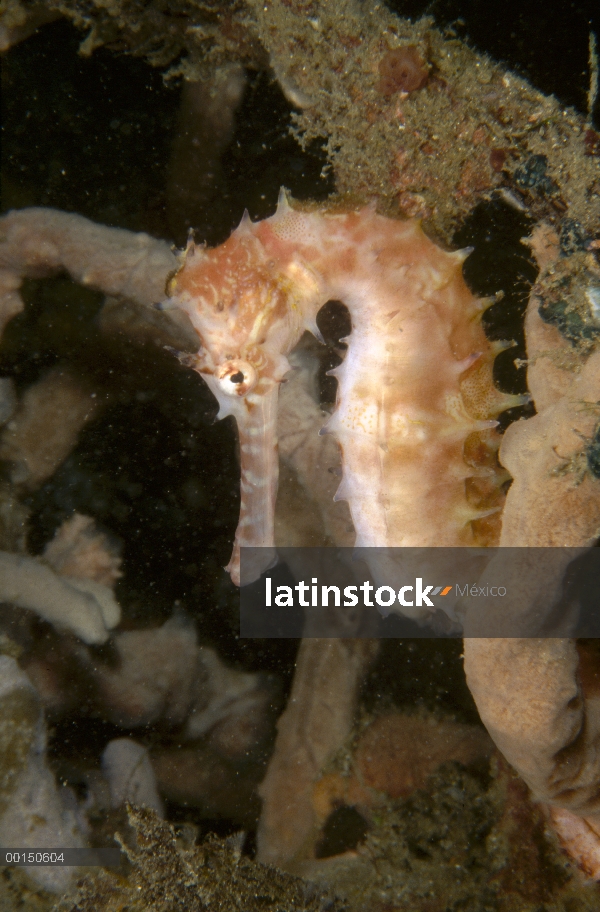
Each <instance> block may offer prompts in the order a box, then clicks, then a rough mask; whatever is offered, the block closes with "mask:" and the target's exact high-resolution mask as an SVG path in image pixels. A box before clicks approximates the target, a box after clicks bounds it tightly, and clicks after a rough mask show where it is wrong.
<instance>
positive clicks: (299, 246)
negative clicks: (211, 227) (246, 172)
mask: <svg viewBox="0 0 600 912" xmlns="http://www.w3.org/2000/svg"><path fill="white" fill-rule="evenodd" d="M464 259H465V253H464V252H463V251H458V252H454V253H449V252H446V251H444V250H442V249H441V248H439V247H438V246H437V245H436V244H435V243H434V242H433V241H431V240H430V239H429V238H428V237H427V236H426V235H425V234H424V232H423V230H422V228H421V224H420V222H419V221H417V220H408V221H397V220H394V219H390V218H386V217H384V216H381V215H378V214H377V213H376V212H375V210H374V208H373V207H366V208H364V209H361V210H359V211H350V212H337V211H327V210H325V211H323V210H321V211H320V210H316V209H313V210H302V209H299V208H295V207H294V208H293V207H292V206H291V205H290V203H289V201H288V199H287V196H286V194H285V192H283V191H282V193H281V195H280V199H279V205H278V208H277V212H276V213H275V215H274V216H272V217H271V218H268V219H265V220H263V221H260V222H257V223H252V222H251V221H250V219H249V218H248V217H247V216H245V217H244V219H243V220H242V223H241V224H240V226H239V227H238V228H237V229H236V230H235V231H234V232H233V234H232V235H231V237H230V238H229V239H228V240H227V241H226V242H225V243H224V244H222V245H221V246H220V247H217V248H214V249H212V250H205V249H202V248H196V247H195V246H194V245H193V243H191V244H188V248H187V250H186V251H185V252H184V253H183V254H182V266H181V268H180V270H179V272H178V273H177V274H176V275H175V277H174V278H173V279H172V281H171V283H170V288H169V294H170V300H169V302H168V303H167V305H166V306H176V307H179V308H181V309H183V310H184V311H185V312H186V313H187V314H188V316H189V318H190V320H191V322H192V324H193V326H194V328H195V330H196V332H197V333H198V337H199V340H200V348H199V351H198V353H197V354H196V355H191V356H188V355H186V356H184V357H185V361H186V364H188V365H189V366H191V367H193V368H194V369H195V370H197V371H198V372H199V373H200V374H201V376H202V377H203V378H204V379H205V380H206V382H207V383H208V385H209V387H210V389H211V391H212V392H213V393H214V395H215V396H216V398H217V400H218V402H219V406H220V411H219V415H218V417H219V418H223V417H225V416H226V415H230V414H232V415H234V417H235V419H236V422H237V426H238V432H239V441H240V456H241V506H240V519H239V523H238V527H237V531H236V537H235V544H234V550H233V555H232V558H231V561H230V563H229V566H228V568H227V569H228V570H229V572H230V573H231V577H232V580H233V581H234V582H235V583H236V584H237V585H239V582H240V568H239V553H240V552H239V549H240V547H241V546H244V545H246V546H260V547H263V548H267V549H274V537H273V534H274V533H273V517H274V508H275V499H276V493H277V478H278V457H277V437H276V420H277V396H278V388H279V384H280V382H281V381H282V379H283V378H284V375H285V373H286V372H287V370H288V369H289V364H288V361H287V358H286V356H287V355H288V354H289V352H290V351H291V350H292V349H293V348H294V346H295V345H296V344H297V343H298V341H299V339H300V337H301V336H302V334H303V332H305V331H306V330H309V331H311V332H312V333H313V334H315V335H316V336H317V338H319V336H320V334H319V331H318V329H317V326H316V317H317V314H318V312H319V310H320V308H321V307H322V306H323V305H324V304H325V303H326V302H327V301H329V300H338V301H341V302H342V303H344V304H345V305H346V307H347V308H348V311H349V313H350V317H351V320H352V333H351V335H350V337H349V339H348V342H349V345H348V351H347V354H346V358H345V360H344V362H343V363H342V364H341V365H340V367H339V368H337V370H336V371H335V376H336V377H337V380H338V397H337V408H336V411H335V412H334V414H333V416H332V417H331V419H330V420H329V422H328V424H327V426H326V429H325V431H326V432H331V433H334V434H335V435H336V438H337V440H338V442H339V445H340V447H341V450H342V456H343V467H344V468H343V479H342V483H341V485H340V489H339V491H338V494H337V499H346V500H348V502H349V506H350V511H351V514H352V520H353V522H354V526H355V529H356V533H357V541H356V543H357V545H359V546H363V547H364V546H372V547H374V546H377V547H385V546H389V547H400V546H414V547H423V546H442V545H446V546H457V545H487V544H494V543H495V542H496V540H497V537H498V532H499V517H500V511H501V508H502V503H503V491H502V484H503V482H504V480H505V479H506V474H505V473H503V472H502V470H501V469H500V467H499V465H498V462H497V458H496V452H497V447H498V435H497V434H496V432H495V430H494V427H495V425H496V421H495V419H496V417H497V415H498V414H499V413H500V412H502V411H503V410H504V409H506V408H509V407H511V406H514V405H517V404H521V403H522V402H523V401H524V400H523V397H518V396H510V395H507V394H504V393H501V392H499V391H498V390H497V389H496V388H495V387H494V384H493V376H492V373H493V361H494V358H495V356H496V354H497V353H498V351H499V350H502V349H503V348H504V347H506V346H505V345H502V344H498V343H490V342H489V341H488V340H487V338H486V336H485V333H484V331H483V328H482V326H481V316H482V314H483V311H484V310H485V307H486V306H487V304H488V303H489V302H486V301H481V300H478V299H476V298H475V297H474V296H473V295H472V294H471V292H470V291H469V289H468V287H467V285H466V283H465V281H464V279H463V276H462V263H463V261H464ZM263 554H264V559H263V560H262V561H261V564H260V565H257V566H256V567H255V568H252V572H249V573H248V576H247V575H246V571H245V574H244V582H249V581H250V577H251V576H252V577H254V578H258V576H259V575H260V573H261V572H262V571H264V570H265V569H266V568H267V567H268V566H270V564H271V563H272V561H273V557H274V550H267V551H265V552H263Z"/></svg>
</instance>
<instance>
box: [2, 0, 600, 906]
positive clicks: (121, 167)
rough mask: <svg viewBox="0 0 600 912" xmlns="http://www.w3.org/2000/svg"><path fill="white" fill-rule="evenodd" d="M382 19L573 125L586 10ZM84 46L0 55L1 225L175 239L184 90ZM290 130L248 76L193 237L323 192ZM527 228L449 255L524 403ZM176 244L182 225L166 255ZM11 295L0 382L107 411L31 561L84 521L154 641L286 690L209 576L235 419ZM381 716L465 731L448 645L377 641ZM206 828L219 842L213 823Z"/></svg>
mask: <svg viewBox="0 0 600 912" xmlns="http://www.w3.org/2000/svg"><path fill="white" fill-rule="evenodd" d="M389 5H390V6H391V8H393V9H394V10H395V11H396V12H398V13H399V14H404V15H410V16H413V17H416V16H418V15H421V14H424V13H428V14H431V15H433V16H434V17H435V18H436V21H437V23H438V24H439V25H442V26H448V27H450V26H451V27H452V28H454V30H455V32H456V34H457V35H458V36H459V37H461V38H466V39H468V40H469V41H471V42H472V44H473V45H474V46H475V47H477V48H478V49H479V50H482V51H486V52H488V53H489V54H490V55H492V56H494V57H495V58H496V59H499V60H501V61H503V62H505V63H506V64H507V65H508V66H509V67H511V68H514V69H515V70H516V71H518V72H519V73H521V74H522V75H524V76H526V77H527V78H529V79H530V80H531V81H532V83H533V84H534V85H536V86H537V87H538V88H540V89H542V90H543V91H544V92H547V93H554V94H556V96H557V97H558V98H559V99H560V100H561V101H562V102H564V103H565V104H569V105H573V106H575V107H577V108H579V110H585V106H586V93H587V90H588V85H589V72H588V68H587V63H586V62H587V57H588V53H587V46H588V34H589V28H590V22H591V19H592V16H593V14H594V13H595V12H597V10H595V4H593V3H588V4H585V3H570V4H567V3H565V4H562V3H554V4H548V3H543V2H540V0H528V2H522V3H508V4H507V3H503V4H490V3H489V2H482V0H472V2H466V0H464V2H460V0H439V2H435V0H434V2H433V3H430V4H426V3H422V2H416V0H413V2H407V3H403V2H399V0H394V2H390V3H389ZM80 40H81V35H80V34H79V33H78V32H77V31H76V30H75V29H74V28H73V27H72V26H71V25H69V24H67V23H66V22H61V21H59V22H56V23H53V24H50V25H48V26H45V27H44V28H42V29H40V30H39V32H38V33H37V34H35V35H33V36H32V37H30V38H29V39H28V40H27V41H25V42H23V43H22V44H20V45H18V46H16V47H15V48H13V49H12V50H11V51H10V52H9V53H8V54H7V55H6V56H5V58H4V61H3V66H2V88H3V91H2V140H3V141H2V172H1V173H2V188H1V189H2V209H3V210H4V209H7V208H19V207H22V206H28V205H41V206H52V207H56V208H60V209H65V210H69V211H73V212H78V213H80V214H83V215H85V216H87V217H89V218H91V219H94V220H95V221H98V222H102V223H105V224H108V225H114V226H120V227H123V228H127V229H130V230H133V231H147V232H149V233H150V234H152V235H154V236H157V237H162V238H167V239H169V240H172V239H173V232H172V230H171V228H170V227H169V218H168V211H167V210H168V200H167V199H166V191H165V187H166V175H167V171H168V166H169V158H170V154H171V142H172V137H173V133H174V130H175V125H176V116H177V109H178V104H179V97H180V92H181V86H180V84H179V83H178V81H177V80H173V81H172V82H170V83H168V84H166V83H165V82H164V81H163V78H162V73H161V72H160V71H159V70H156V69H153V68H151V67H150V66H148V65H147V64H146V63H145V62H144V61H142V60H139V59H134V58H131V57H127V56H124V55H121V54H118V53H113V52H111V51H108V50H105V49H102V48H100V49H98V50H96V51H95V52H94V54H93V55H92V56H91V57H90V58H86V59H84V58H81V57H79V56H78V55H77V48H78V45H79V43H80ZM290 115H291V108H290V105H289V103H288V102H287V101H286V99H285V98H284V97H283V95H282V94H281V92H280V91H279V89H278V87H277V85H276V84H275V83H273V82H272V81H271V80H270V79H269V77H268V76H267V75H265V74H264V73H263V74H258V73H254V74H252V75H251V76H250V80H249V85H248V89H247V91H246V94H245V96H244V100H243V102H242V104H241V106H240V109H239V111H238V114H237V117H236V127H235V133H234V136H233V139H232V141H231V143H230V145H229V147H228V148H227V150H226V151H225V153H224V154H223V157H222V162H221V166H222V174H221V178H220V180H221V183H220V190H219V205H218V207H215V206H212V207H211V208H207V209H206V210H205V211H204V212H202V213H201V221H200V222H199V223H198V224H197V225H196V227H197V237H198V238H199V239H206V240H207V241H208V242H209V244H216V243H219V242H221V241H222V240H224V239H225V238H226V237H227V236H228V234H229V232H230V231H231V230H232V228H233V227H235V225H236V224H237V223H238V222H239V220H240V218H241V215H242V213H243V210H244V209H245V208H246V207H248V208H249V209H250V215H251V217H253V218H259V217H264V216H265V215H267V214H270V213H271V212H272V211H273V208H274V205H275V202H276V198H277V193H278V190H279V187H280V186H281V185H284V186H286V187H287V188H289V189H290V190H291V192H292V194H293V195H294V196H295V197H297V198H300V199H320V198H324V197H326V196H327V195H328V193H330V192H331V190H332V185H331V182H330V179H327V178H322V177H321V176H320V174H321V169H322V168H323V166H324V164H325V157H324V155H323V153H322V152H321V151H320V150H319V149H318V147H315V148H311V150H309V151H308V152H303V151H302V150H301V149H300V148H299V146H298V145H297V144H296V142H295V141H294V139H293V138H292V137H291V136H290V135H289V124H290ZM596 118H598V107H596ZM596 126H598V122H597V120H596ZM526 230H527V222H526V220H525V219H524V217H523V216H521V215H520V214H518V213H516V212H515V211H513V210H510V209H508V208H507V207H505V206H503V205H501V204H499V203H494V204H489V205H486V206H483V207H480V209H478V210H477V211H476V212H475V213H474V214H473V215H472V217H471V218H470V219H469V220H468V222H467V223H466V224H465V225H464V226H463V227H462V228H461V229H460V231H459V232H458V233H457V236H456V238H455V240H456V243H457V245H458V246H461V247H464V246H467V245H474V247H475V251H474V253H473V255H472V257H471V258H469V260H468V261H467V263H466V266H465V274H466V277H467V280H468V281H469V282H470V283H471V285H472V286H473V288H474V290H475V291H476V292H477V293H479V294H491V293H494V292H495V291H496V290H498V288H503V289H506V290H507V297H506V298H505V299H504V301H503V306H502V309H501V310H500V309H497V308H492V309H491V311H490V312H489V313H488V315H487V318H486V319H487V320H488V332H489V335H490V336H491V337H493V338H507V337H508V338H515V339H516V341H517V342H518V344H519V348H518V349H517V351H516V352H515V350H512V352H511V353H510V354H509V353H507V354H506V357H503V356H501V357H500V358H499V359H498V363H497V372H498V380H499V382H500V384H501V385H502V386H503V387H504V388H505V389H507V390H509V391H511V392H520V391H522V390H523V388H524V377H523V376H522V372H521V373H519V372H517V371H516V370H515V369H514V367H513V366H512V362H513V360H514V357H515V354H517V355H519V354H522V353H523V336H522V328H521V318H522V314H523V310H524V306H525V302H526V295H527V291H528V288H529V285H530V283H531V281H532V280H533V278H534V276H535V270H534V267H533V265H532V263H531V261H530V260H529V259H528V258H527V255H526V251H524V248H523V247H522V246H521V245H520V244H519V239H520V238H521V237H522V236H523V235H524V234H525V233H526ZM184 235H185V231H184V229H183V226H182V228H181V231H180V232H179V236H178V237H176V238H175V240H177V241H178V243H181V242H182V239H183V236H184ZM25 293H26V298H27V303H28V308H27V311H26V313H25V314H24V315H22V316H19V317H17V318H16V319H15V320H14V321H13V322H12V324H11V325H10V327H9V328H8V330H7V332H6V334H5V337H4V340H3V343H2V347H1V348H0V374H2V375H10V376H13V377H14V379H15V382H16V383H17V386H18V387H19V388H25V387H26V386H28V385H29V384H31V383H32V382H34V381H35V380H36V379H38V378H39V377H40V376H42V374H43V373H44V372H45V371H47V370H48V369H49V368H50V367H52V366H54V365H56V364H59V363H61V364H64V363H67V364H68V365H69V367H70V369H71V370H72V371H73V372H74V373H75V374H79V375H81V376H84V377H86V378H87V379H88V380H91V382H93V383H94V384H96V385H97V387H98V390H105V391H108V392H109V393H110V395H111V404H110V406H109V407H108V408H107V409H106V410H105V411H104V413H103V414H102V415H101V416H100V417H99V418H98V419H97V420H96V421H95V422H93V423H92V424H91V425H90V426H89V427H87V428H86V429H85V430H84V431H83V433H82V435H81V438H80V441H79V443H78V446H77V448H76V449H75V451H74V452H73V453H72V454H71V455H70V456H69V458H68V459H67V461H66V462H65V463H64V464H63V466H61V468H60V469H59V470H58V471H57V472H56V473H55V475H54V476H53V477H52V478H51V479H50V480H49V481H48V482H47V483H46V484H45V485H44V486H43V487H42V488H41V489H40V490H39V491H36V492H35V493H34V494H32V495H31V496H30V497H29V498H28V502H27V506H28V507H29V509H30V510H31V521H30V532H29V548H30V551H31V552H32V553H40V552H41V550H42V548H43V546H44V544H45V543H46V542H47V541H49V540H50V538H51V537H52V535H53V533H54V531H55V530H56V528H57V527H58V526H59V525H60V523H61V522H62V521H63V520H64V519H65V518H66V517H68V516H69V515H71V513H72V512H73V511H74V510H76V511H78V512H81V513H85V514H89V515H92V516H94V517H95V518H96V519H97V520H98V522H99V523H100V525H101V526H102V527H103V528H105V529H106V530H108V531H109V532H110V533H112V534H113V535H115V536H116V537H117V538H118V540H119V541H120V542H121V543H122V549H123V551H122V553H123V571H124V576H123V578H122V580H121V581H120V582H119V584H118V588H117V596H118V598H119V600H120V602H121V604H122V606H123V610H124V615H125V619H126V622H127V623H130V624H131V625H132V626H134V625H136V624H140V623H142V624H155V623H158V622H160V621H162V620H165V619H166V618H168V617H169V616H170V615H171V613H172V612H173V610H174V608H183V609H185V610H186V611H187V612H188V613H189V614H191V615H192V616H193V617H194V618H195V620H196V623H197V625H198V629H199V632H200V634H201V636H202V637H203V638H205V640H206V641H208V642H212V643H214V644H216V645H217V646H218V648H219V650H220V652H221V653H222V654H223V655H224V656H225V657H227V658H228V659H230V660H232V661H234V662H236V663H238V664H239V665H240V667H243V668H245V669H246V670H261V671H265V672H269V673H275V674H277V675H278V676H279V679H280V681H281V686H282V688H283V690H284V692H285V691H286V690H287V688H288V687H289V682H290V680H291V676H292V673H293V660H294V655H295V650H296V648H297V643H296V642H295V641H290V640H284V641H281V642H277V641H240V639H239V638H238V635H237V591H236V590H235V588H234V587H233V586H232V584H231V582H230V581H229V578H228V576H227V575H226V574H225V572H224V571H223V569H222V568H223V567H224V565H225V564H226V562H227V560H228V557H229V552H230V548H231V542H232V538H233V532H234V530H235V525H236V520H237V512H238V494H237V486H238V467H237V457H236V450H235V435H234V429H233V427H232V425H231V423H230V421H229V420H228V421H225V422H221V423H218V424H217V423H215V422H214V417H215V413H216V406H215V404H214V401H213V400H212V397H211V395H210V394H209V393H208V391H207V390H206V388H205V387H204V384H203V382H202V381H201V380H200V378H199V377H198V376H197V375H195V374H193V373H191V372H188V371H186V370H184V369H183V368H182V367H180V366H179V365H178V364H177V363H176V362H175V361H174V359H173V358H172V357H171V355H169V354H168V353H166V352H162V351H160V350H157V348H156V347H155V346H149V345H148V346H137V347H134V346H129V345H127V344H125V343H123V342H119V341H118V340H115V339H106V338H105V337H104V336H103V335H102V334H101V333H100V331H99V330H98V328H97V326H96V324H95V322H94V318H95V316H96V314H97V312H98V310H99V308H100V306H101V303H102V301H101V296H100V295H96V294H94V293H92V292H82V291H81V290H74V289H73V286H72V284H71V283H70V282H69V281H68V279H66V278H64V277H59V278H57V279H55V280H52V281H51V282H48V283H46V282H44V283H41V282H40V283H37V282H30V283H28V285H27V287H26V289H25ZM514 417H516V416H515V415H514V414H513V415H512V416H508V418H507V419H505V420H510V418H514ZM399 668H400V669H402V672H403V673H401V674H398V669H399ZM380 699H384V700H387V701H390V703H395V704H396V705H400V706H410V707H412V708H414V707H425V708H427V709H436V710H443V711H445V712H448V713H451V714H453V715H454V716H455V718H458V719H462V720H464V721H475V720H476V718H477V716H476V710H475V708H474V705H473V702H472V699H471V697H470V694H469V693H468V691H467V688H466V685H465V683H464V678H463V674H462V667H461V663H460V645H459V644H457V643H453V642H445V643H443V644H436V643H435V642H430V641H409V640H404V641H397V642H393V641H390V642H386V643H385V645H384V647H383V649H382V652H381V655H380V657H379V659H378V661H377V663H376V665H375V666H374V668H373V669H372V671H371V673H370V675H369V677H368V680H367V681H366V682H365V687H364V704H365V706H366V707H369V708H370V707H373V706H375V705H376V704H377V702H378V701H379V700H380ZM113 734H114V732H113V731H112V729H111V728H110V727H108V726H106V725H104V723H100V722H97V721H95V722H91V721H90V720H87V719H84V720H81V719H79V718H77V717H73V718H69V719H67V720H66V721H64V720H63V721H62V722H61V723H60V724H59V725H58V726H57V727H56V729H55V731H54V740H53V742H52V744H51V749H52V750H54V751H57V752H58V753H60V751H63V753H65V752H66V753H67V754H68V753H69V751H71V750H72V751H73V752H74V753H76V752H77V745H78V743H79V742H80V739H81V737H84V738H85V739H86V741H87V745H88V749H89V750H90V751H91V753H94V751H96V752H97V753H99V752H100V751H101V750H102V747H103V745H104V744H105V743H106V740H107V739H108V738H109V737H111V736H113ZM149 736H152V733H151V732H150V733H149ZM57 745H60V749H59V748H58V747H57ZM171 811H172V815H173V817H174V818H182V817H185V816H186V809H185V808H181V807H173V808H172V809H171ZM188 816H189V815H188ZM211 825H213V824H211ZM214 825H216V824H214ZM218 826H219V828H220V830H221V831H227V830H228V829H229V828H230V825H229V824H228V823H227V821H225V822H224V823H223V822H220V823H219V824H218ZM231 828H235V827H234V825H233V824H232V825H231ZM331 839H332V840H333V843H335V844H336V845H337V842H335V839H334V838H333V837H331ZM542 908H545V907H542V906H540V910H541V909H542ZM575 908H576V907H575V906H574V907H573V909H575Z"/></svg>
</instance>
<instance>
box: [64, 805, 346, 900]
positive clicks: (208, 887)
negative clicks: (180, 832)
mask: <svg viewBox="0 0 600 912" xmlns="http://www.w3.org/2000/svg"><path fill="white" fill-rule="evenodd" d="M128 810H129V822H130V824H131V827H132V828H133V834H134V841H135V842H136V845H135V847H132V846H131V845H129V844H128V843H126V842H125V840H124V839H121V837H119V836H117V838H118V839H119V841H120V842H121V845H122V847H123V849H124V852H125V854H126V856H127V859H128V862H129V864H128V873H127V875H126V876H125V877H123V876H122V874H121V875H119V876H115V875H114V874H111V873H108V872H107V871H102V872H101V873H99V874H94V875H91V876H89V877H87V878H86V879H85V880H84V881H82V882H81V884H80V885H79V888H78V891H77V893H76V895H74V896H71V897H68V898H67V897H65V898H64V899H63V900H62V901H60V902H59V903H58V904H57V906H56V907H55V909H54V912H117V910H122V909H125V908H127V909H128V912H201V910H205V909H206V910H217V909H218V910H219V912H234V910H244V912H254V910H260V912H270V910H271V912H276V910H277V912H326V910H327V912H344V910H345V909H346V908H347V907H346V905H345V904H344V903H343V902H341V901H340V900H337V899H335V898H334V897H332V896H330V895H328V894H327V893H325V892H324V891H321V890H320V889H319V888H317V887H314V886H312V885H311V884H308V883H305V882H303V881H302V880H300V879H299V878H297V877H292V876H291V875H290V874H285V873H284V872H282V871H278V870H276V869H275V868H270V867H267V866H266V865H262V864H258V863H257V862H255V861H252V859H250V858H248V857H246V856H244V855H242V854H241V851H240V849H239V847H238V846H236V844H235V841H231V840H222V839H217V837H214V836H209V837H208V838H207V839H206V840H205V841H204V842H203V843H202V845H200V846H194V847H192V848H189V849H184V848H181V847H180V845H179V844H178V841H177V839H176V836H175V831H174V829H173V827H171V826H170V825H169V824H168V823H166V822H165V821H164V820H161V819H160V818H159V817H158V816H157V815H156V813H155V812H154V811H152V810H150V809H149V808H139V807H135V808H134V807H131V806H130V807H129V809H128Z"/></svg>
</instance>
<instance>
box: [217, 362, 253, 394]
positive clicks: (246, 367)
mask: <svg viewBox="0 0 600 912" xmlns="http://www.w3.org/2000/svg"><path fill="white" fill-rule="evenodd" d="M216 377H217V381H218V383H219V386H220V387H221V389H222V390H223V392H224V393H227V395H228V396H245V395H246V393H249V392H250V390H251V389H252V387H253V386H254V385H255V384H256V381H257V379H258V377H257V374H256V370H255V369H254V367H252V365H251V364H250V363H249V362H248V361H238V360H232V361H225V362H224V363H223V364H221V366H220V367H219V369H218V371H217V374H216Z"/></svg>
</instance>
